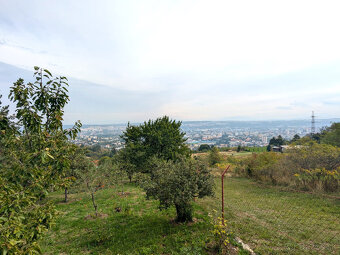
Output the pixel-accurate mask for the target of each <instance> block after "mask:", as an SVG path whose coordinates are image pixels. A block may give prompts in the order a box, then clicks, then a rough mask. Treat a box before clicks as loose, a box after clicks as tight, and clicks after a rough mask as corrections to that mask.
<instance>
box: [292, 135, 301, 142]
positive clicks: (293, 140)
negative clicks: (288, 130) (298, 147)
mask: <svg viewBox="0 0 340 255" xmlns="http://www.w3.org/2000/svg"><path fill="white" fill-rule="evenodd" d="M300 139H301V137H300V136H299V135H298V134H296V135H294V137H293V139H292V141H291V142H292V143H295V142H297V141H298V140H300Z"/></svg>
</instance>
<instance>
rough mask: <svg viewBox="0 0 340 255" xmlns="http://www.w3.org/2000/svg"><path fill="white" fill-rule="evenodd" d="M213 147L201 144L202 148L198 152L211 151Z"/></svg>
mask: <svg viewBox="0 0 340 255" xmlns="http://www.w3.org/2000/svg"><path fill="white" fill-rule="evenodd" d="M210 149H211V147H210V145H209V144H201V145H200V147H199V148H198V151H202V152H205V151H210Z"/></svg>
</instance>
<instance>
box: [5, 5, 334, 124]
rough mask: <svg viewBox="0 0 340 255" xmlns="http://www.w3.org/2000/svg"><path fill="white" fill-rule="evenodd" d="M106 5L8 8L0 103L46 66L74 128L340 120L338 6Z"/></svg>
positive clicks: (16, 6) (15, 6)
mask: <svg viewBox="0 0 340 255" xmlns="http://www.w3.org/2000/svg"><path fill="white" fill-rule="evenodd" d="M100 3H101V4H98V3H97V2H94V1H72V2H70V1H15V0H14V1H4V0H2V1H0V6H1V8H0V93H1V94H3V95H7V94H8V91H9V87H10V86H11V85H12V83H13V82H14V81H16V79H17V78H18V77H23V78H25V80H27V81H28V80H32V73H33V72H32V70H33V66H40V67H44V68H47V69H49V70H50V71H51V72H52V73H53V74H56V75H58V74H60V75H63V76H66V77H68V78H69V83H70V98H71V101H70V104H69V105H68V106H67V108H66V110H65V118H64V120H65V124H71V123H73V121H74V120H75V119H80V120H81V121H82V122H83V123H87V124H111V123H126V122H127V121H132V122H141V121H144V120H147V119H149V118H156V117H159V116H162V115H168V116H170V117H171V118H174V119H178V120H184V121H190V120H270V119H276V120H278V119H280V120H281V119H309V117H310V115H311V111H312V110H314V111H316V114H317V116H318V117H319V118H322V119H326V118H337V117H339V109H340V72H339V71H340V50H339V45H340V34H339V33H337V31H338V25H339V24H340V16H339V15H338V10H339V7H340V4H339V2H338V1H322V3H321V2H320V1H281V2H277V1H256V2H255V1H101V2H100ZM65 6H67V8H65ZM4 103H5V104H6V103H7V104H8V103H9V102H8V100H6V99H5V100H4Z"/></svg>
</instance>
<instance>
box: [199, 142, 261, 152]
mask: <svg viewBox="0 0 340 255" xmlns="http://www.w3.org/2000/svg"><path fill="white" fill-rule="evenodd" d="M213 148H217V147H216V146H214V145H209V144H201V145H200V146H199V147H198V149H197V150H194V151H193V153H199V152H209V151H211V150H212V149H213ZM218 150H219V151H234V152H241V151H245V152H263V151H266V147H250V146H241V145H238V146H237V147H218Z"/></svg>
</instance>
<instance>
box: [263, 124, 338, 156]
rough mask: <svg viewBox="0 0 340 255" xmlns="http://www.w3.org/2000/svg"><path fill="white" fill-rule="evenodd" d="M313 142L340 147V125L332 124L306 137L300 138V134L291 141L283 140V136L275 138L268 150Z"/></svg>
mask: <svg viewBox="0 0 340 255" xmlns="http://www.w3.org/2000/svg"><path fill="white" fill-rule="evenodd" d="M311 142H315V143H319V144H329V145H333V146H337V147H340V123H332V125H331V126H330V127H324V128H322V129H321V131H320V132H318V133H314V134H308V135H306V136H304V137H300V136H299V135H298V134H296V135H294V137H293V138H292V139H291V140H286V139H283V138H282V136H281V135H279V136H277V137H273V138H271V139H270V141H269V144H268V147H267V150H268V151H270V150H271V148H272V147H273V146H281V145H289V144H292V145H304V144H308V143H311Z"/></svg>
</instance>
